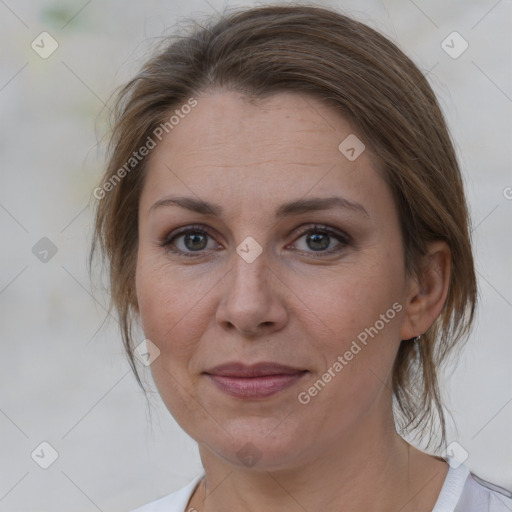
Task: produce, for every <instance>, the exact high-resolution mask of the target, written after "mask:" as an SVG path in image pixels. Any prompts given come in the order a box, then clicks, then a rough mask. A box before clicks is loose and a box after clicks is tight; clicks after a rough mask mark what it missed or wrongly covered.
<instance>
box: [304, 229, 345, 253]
mask: <svg viewBox="0 0 512 512" xmlns="http://www.w3.org/2000/svg"><path fill="white" fill-rule="evenodd" d="M301 240H302V242H301ZM349 243H350V237H349V236H348V235H347V234H346V233H343V232H342V231H338V230H334V229H332V228H329V227H328V226H322V225H318V224H315V225H314V226H311V227H309V229H307V230H303V231H302V232H301V235H300V237H299V238H298V239H297V240H296V241H295V243H294V245H295V246H296V247H297V249H298V250H299V251H301V252H306V253H311V252H313V253H315V252H316V253H320V254H332V253H337V252H340V251H341V250H342V249H344V248H345V247H346V246H347V245H348V244H349Z"/></svg>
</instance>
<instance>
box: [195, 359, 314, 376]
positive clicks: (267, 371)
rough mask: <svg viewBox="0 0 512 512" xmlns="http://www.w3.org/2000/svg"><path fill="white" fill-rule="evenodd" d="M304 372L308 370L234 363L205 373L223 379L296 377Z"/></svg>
mask: <svg viewBox="0 0 512 512" xmlns="http://www.w3.org/2000/svg"><path fill="white" fill-rule="evenodd" d="M304 371H306V370H304V369H301V368H293V367H291V366H286V365H283V364H278V363H271V362H264V363H257V364H251V365H247V364H244V363H238V362H233V363H225V364H221V365H219V366H216V367H215V368H212V369H210V370H207V371H205V372H204V373H207V374H210V375H218V376H222V377H264V376H268V375H294V374H296V373H301V372H304Z"/></svg>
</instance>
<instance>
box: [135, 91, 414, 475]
mask: <svg viewBox="0 0 512 512" xmlns="http://www.w3.org/2000/svg"><path fill="white" fill-rule="evenodd" d="M197 100H198V103H197V106H196V107H195V108H193V109H192V110H191V112H190V113H189V114H187V115H186V116H184V117H183V119H180V121H179V124H177V125H176V126H174V128H173V129H172V131H170V132H169V133H168V134H166V135H165V136H164V138H163V139H162V141H161V142H160V143H158V145H157V146H156V148H155V149H153V150H152V153H151V155H150V160H149V165H148V168H147V176H146V178H147V179H146V182H145V185H144V189H143V192H142V196H141V200H140V210H139V249H138V261H137V273H136V288H137V300H138V308H139V312H140V318H141V322H142V326H143V329H144V333H145V336H146V338H147V339H149V340H151V342H152V343H154V344H155V345H156V346H157V347H158V349H159V350H160V355H159V357H157V358H156V360H155V361H154V362H153V363H152V365H151V370H152V374H153V377H154V380H155V383H156V386H157V387H158V390H159V392H160V395H161V396H162V399H163V401H164V403H165V404H166V406H167V408H168V409H169V411H170V412H171V413H172V415H173V416H174V418H175V419H176V420H177V421H178V423H179V424H180V425H181V426H182V428H183V429H184V430H185V431H186V432H188V433H189V434H190V435H191V436H192V437H193V438H194V439H195V440H196V441H198V442H199V443H200V444H201V445H202V446H207V447H208V449H209V450H211V451H213V452H215V453H216V454H217V455H218V456H220V457H222V458H223V459H225V460H228V461H230V462H232V463H233V464H239V465H240V464H246V465H252V464H253V463H254V462H256V461H258V464H259V465H260V467H264V468H276V469H277V468H286V467H292V466H293V465H295V464H299V463H301V462H304V461H306V460H311V459H312V458H314V457H317V456H319V455H321V454H322V453H328V452H329V450H331V449H332V446H333V441H334V440H336V439H340V438H341V437H340V436H343V435H348V434H349V433H350V432H354V431H357V429H359V428H363V426H364V428H367V427H368V425H369V424H370V423H369V418H372V423H371V424H378V421H380V420H384V421H387V420H388V419H390V418H391V394H390V375H391V369H392V364H393V361H394V359H395V356H396V352H397V350H398V346H399V343H400V339H401V337H402V336H403V334H404V332H401V330H402V326H403V325H404V322H405V318H406V309H405V308H404V307H402V305H403V304H404V302H405V300H406V297H407V286H408V285H407V280H406V277H405V270H404V259H403V247H402V240H401V233H400V228H399V220H398V216H397V211H396V208H395V205H394V201H393V198H392V195H391V192H390V190H389V188H388V186H387V185H386V183H385V181H384V180H383V178H382V177H381V175H380V173H379V172H378V171H377V170H376V168H375V166H374V164H373V163H372V160H371V159H370V154H369V153H370V151H369V149H368V148H367V149H366V150H364V149H363V147H362V146H361V141H358V139H355V138H354V137H355V136H357V134H356V130H355V128H354V127H353V126H351V124H350V123H349V122H347V121H346V120H345V119H344V118H343V117H341V115H340V114H339V113H337V112H336V111H334V110H333V109H332V108H331V107H329V106H326V105H324V104H322V103H320V102H319V101H317V100H316V99H313V98H311V97H308V96H302V95H298V94H291V93H279V94H276V95H274V96H272V97H271V98H269V99H267V100H265V101H264V102H261V103H259V104H257V105H255V104H250V103H248V102H245V101H244V100H243V98H242V97H241V96H239V95H238V94H236V93H233V92H215V93H213V92H212V93H210V94H207V95H204V96H201V97H200V98H198V99H197ZM164 133H165V132H164ZM347 137H349V139H347ZM359 138H361V137H359ZM345 139H347V140H346V141H345ZM344 141H345V142H344ZM342 143H343V144H342ZM340 144H341V149H340V148H339V146H340ZM359 153H360V154H359ZM207 203H208V204H207ZM208 205H211V206H208ZM229 363H238V364H239V365H240V366H238V367H237V366H232V367H225V368H224V369H222V368H218V367H220V365H226V364H229ZM259 363H272V364H273V365H274V366H272V365H260V366H254V365H258V364H259ZM276 365H281V366H276ZM283 366H285V367H286V368H283ZM375 420H377V423H375ZM380 424H381V425H382V421H381V423H380ZM365 425H366V426H365Z"/></svg>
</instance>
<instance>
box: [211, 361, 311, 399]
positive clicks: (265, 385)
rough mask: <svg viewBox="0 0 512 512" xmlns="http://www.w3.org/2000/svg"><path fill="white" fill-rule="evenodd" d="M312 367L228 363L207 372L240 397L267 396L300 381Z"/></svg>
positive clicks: (227, 392)
mask: <svg viewBox="0 0 512 512" xmlns="http://www.w3.org/2000/svg"><path fill="white" fill-rule="evenodd" d="M306 373H308V370H304V369H301V368H293V367H291V366H285V365H281V364H277V363H258V364H254V365H245V364H242V363H227V364H223V365H220V366H216V367H215V368H212V369H211V370H208V371H206V372H204V374H205V375H206V376H207V377H208V378H209V379H210V380H211V381H212V382H213V383H214V384H215V385H216V386H217V388H218V389H220V390H221V391H223V392H224V393H226V394H228V395H231V396H235V397H237V398H252V399H256V398H266V397H269V396H271V395H274V394H275V393H278V392H279V391H283V390H285V389H287V388H289V387H290V386H293V385H294V384H296V383H297V382H298V381H299V380H300V379H302V378H303V376H304V375H305V374H306Z"/></svg>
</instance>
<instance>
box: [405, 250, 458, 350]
mask: <svg viewBox="0 0 512 512" xmlns="http://www.w3.org/2000/svg"><path fill="white" fill-rule="evenodd" d="M421 269H422V270H421V273H420V274H419V275H416V276H414V278H412V277H411V279H410V289H409V293H408V296H407V300H406V304H405V318H404V323H403V325H402V330H401V339H402V340H408V339H411V338H414V337H416V336H419V335H421V334H424V333H425V332H426V331H427V330H428V328H429V327H430V326H431V325H432V324H433V323H434V321H435V320H436V318H437V317H438V316H439V315H440V313H441V311H442V310H443V306H444V303H445V301H446V297H447V295H448V290H449V285H450V272H451V251H450V248H449V247H448V244H446V243H445V242H442V241H437V242H433V243H431V244H429V248H428V252H427V254H426V255H425V256H424V258H423V261H422V265H421Z"/></svg>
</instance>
